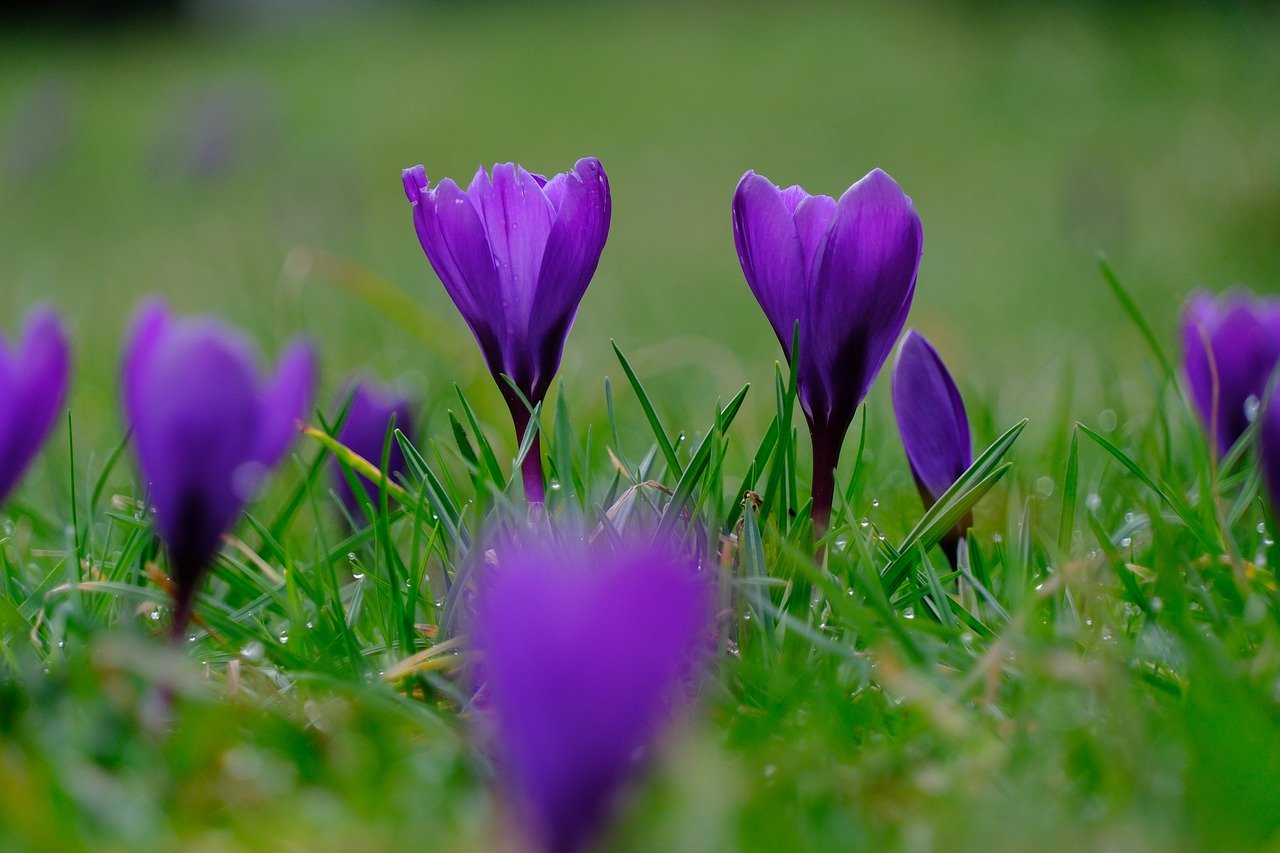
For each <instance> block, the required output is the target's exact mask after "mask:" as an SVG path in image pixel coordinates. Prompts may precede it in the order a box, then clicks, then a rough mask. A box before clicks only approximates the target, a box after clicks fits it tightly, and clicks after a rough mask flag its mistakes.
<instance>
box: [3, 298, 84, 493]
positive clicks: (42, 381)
mask: <svg viewBox="0 0 1280 853" xmlns="http://www.w3.org/2000/svg"><path fill="white" fill-rule="evenodd" d="M6 360H7V361H8V364H7V365H6V367H7V368H8V369H7V370H6V373H7V374H8V375H7V377H6V380H5V385H6V386H7V387H6V395H5V399H6V400H7V403H6V408H7V409H8V410H9V411H8V412H6V415H5V417H4V418H3V422H2V424H3V425H0V502H3V501H4V499H5V498H6V497H8V495H9V493H10V491H12V489H13V487H14V486H15V485H16V484H17V482H18V480H19V479H21V477H22V475H23V474H24V473H25V472H26V470H27V468H28V467H29V466H30V464H31V461H32V459H33V458H34V457H35V455H36V453H37V452H38V451H39V450H40V446H41V445H42V444H43V443H44V441H45V439H46V438H48V436H49V433H50V431H51V430H52V429H53V427H54V424H55V423H56V422H57V419H58V415H59V413H60V411H61V408H62V404H63V402H64V401H65V400H66V395H67V383H68V380H69V378H70V374H71V354H70V348H69V346H68V344H67V337H66V332H65V331H64V330H63V327H62V321H61V320H60V319H59V318H58V316H57V315H56V314H54V313H53V312H52V311H51V310H49V309H45V308H41V309H36V310H35V311H34V312H32V314H31V316H30V318H29V319H28V320H27V323H26V328H25V330H24V332H23V337H22V342H21V344H20V345H19V347H18V348H17V350H16V351H14V352H13V353H12V354H11V355H10V357H9V358H8V359H6Z"/></svg>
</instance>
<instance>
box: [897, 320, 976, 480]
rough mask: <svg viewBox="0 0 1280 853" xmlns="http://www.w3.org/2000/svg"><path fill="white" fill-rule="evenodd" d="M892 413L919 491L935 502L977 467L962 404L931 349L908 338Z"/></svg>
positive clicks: (912, 333)
mask: <svg viewBox="0 0 1280 853" xmlns="http://www.w3.org/2000/svg"><path fill="white" fill-rule="evenodd" d="M893 411H894V414H895V415H896V416H897V420H898V430H899V432H900V433H901V435H902V445H903V447H904V449H905V450H906V453H907V461H908V462H909V463H910V464H911V473H912V474H913V475H914V476H915V479H916V483H917V485H919V487H920V490H921V492H922V493H923V494H925V495H926V496H927V498H928V499H929V501H930V503H932V502H934V501H937V500H938V498H939V497H941V496H942V493H943V492H945V491H946V490H947V489H949V488H950V487H951V485H952V484H953V483H955V481H956V480H958V479H959V478H960V475H961V474H963V473H964V472H965V470H967V469H968V467H969V466H970V465H971V464H972V463H973V448H972V445H971V443H970V437H969V419H968V417H967V416H966V414H965V410H964V401H963V400H961V398H960V392H959V390H958V389H957V388H956V384H955V382H954V381H953V380H952V378H951V374H950V373H948V372H947V368H946V365H944V364H943V363H942V359H941V358H940V357H939V356H938V353H937V351H936V350H935V349H934V348H933V345H932V344H930V343H929V341H927V340H926V339H925V337H924V336H923V335H921V334H920V333H919V332H916V331H915V330H914V329H913V330H911V331H909V332H907V334H906V337H905V338H903V341H902V346H901V347H900V348H899V350H898V358H897V361H896V362H895V363H894V366H893Z"/></svg>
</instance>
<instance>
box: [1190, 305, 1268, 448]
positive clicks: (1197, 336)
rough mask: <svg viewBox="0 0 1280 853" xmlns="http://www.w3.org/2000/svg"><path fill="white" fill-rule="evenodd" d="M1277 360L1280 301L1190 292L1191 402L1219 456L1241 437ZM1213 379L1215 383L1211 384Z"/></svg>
mask: <svg viewBox="0 0 1280 853" xmlns="http://www.w3.org/2000/svg"><path fill="white" fill-rule="evenodd" d="M1278 362H1280V299H1275V298H1261V297H1257V296H1254V295H1253V294H1251V293H1249V292H1248V291H1246V290H1243V289H1240V290H1235V291H1232V292H1230V293H1226V294H1223V295H1221V296H1218V297H1214V296H1212V295H1210V294H1208V293H1204V292H1198V293H1193V294H1192V295H1191V297H1190V298H1189V299H1188V300H1187V305H1186V308H1185V310H1184V311H1183V315H1182V366H1183V371H1184V372H1185V373H1186V377H1187V386H1188V388H1189V390H1190V392H1191V401H1192V403H1193V404H1194V405H1195V408H1196V411H1197V412H1198V413H1199V415H1200V419H1201V421H1202V422H1203V423H1204V427H1205V430H1206V431H1207V432H1208V433H1209V435H1210V440H1211V441H1212V442H1213V443H1214V444H1215V447H1216V449H1217V452H1218V453H1219V455H1225V454H1226V452H1227V451H1228V450H1230V449H1231V446H1232V445H1233V444H1235V443H1236V441H1238V440H1239V439H1240V436H1241V435H1243V434H1244V432H1245V430H1246V429H1248V428H1249V423H1250V421H1251V420H1252V419H1253V416H1254V415H1255V414H1256V407H1257V406H1258V405H1259V402H1260V401H1261V400H1262V396H1263V394H1264V393H1265V392H1266V389H1267V383H1268V381H1269V380H1270V378H1271V374H1272V373H1273V372H1274V371H1275V369H1276V364H1277V363H1278ZM1215 378H1216V381H1215Z"/></svg>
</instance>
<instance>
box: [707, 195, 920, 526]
mask: <svg viewBox="0 0 1280 853" xmlns="http://www.w3.org/2000/svg"><path fill="white" fill-rule="evenodd" d="M733 237H734V242H735V243H736V245H737V249H738V260H739V261H740V262H741V264H742V272H743V274H744V275H745V276H746V279H747V284H748V285H750V286H751V292H752V293H754V294H755V297H756V299H757V301H759V303H760V307H761V308H763V309H764V313H765V315H766V316H767V317H768V318H769V322H770V323H771V324H772V325H773V331H774V333H775V334H777V336H778V341H779V342H780V343H781V344H782V348H783V350H784V351H785V352H786V354H787V359H788V361H790V360H791V359H792V358H793V357H794V354H793V353H792V352H791V344H792V336H793V333H794V329H795V325H796V323H797V322H798V323H799V324H800V356H799V357H800V362H799V364H798V365H797V381H798V384H799V387H798V394H799V398H800V405H801V406H802V407H803V408H804V413H805V417H806V418H807V419H808V422H809V433H810V436H811V438H812V440H813V460H814V462H813V469H814V470H813V519H814V530H815V533H816V534H817V535H818V536H822V535H823V534H824V533H825V532H826V528H827V524H828V522H829V520H830V516H831V499H832V492H833V489H834V486H835V468H836V463H837V462H838V461H839V458H840V446H841V444H843V442H844V436H845V433H846V432H847V431H848V429H849V424H850V423H851V422H852V421H853V414H854V411H855V410H856V409H857V407H858V404H859V403H861V402H862V399H863V398H864V397H865V396H866V394H867V391H868V389H870V387H871V383H872V382H874V381H875V378H876V375H877V374H878V373H879V372H880V368H881V367H882V366H883V365H884V362H885V359H887V358H888V357H889V351H890V350H891V349H892V348H893V343H894V341H895V340H896V339H897V337H898V333H899V332H901V331H902V326H903V324H904V323H905V322H906V319H907V311H908V310H909V309H910V308H911V298H912V295H913V294H914V292H915V286H916V272H917V270H918V268H919V266H920V253H921V251H922V246H923V239H924V237H923V231H922V230H921V227H920V217H919V216H917V215H916V211H915V208H914V207H913V206H912V204H911V199H910V198H908V197H907V196H906V195H905V194H904V193H903V192H902V189H901V188H900V187H899V186H898V184H897V183H896V182H895V181H894V180H893V178H891V177H889V176H888V175H887V174H885V173H884V172H882V171H880V170H879V169H875V170H873V171H872V172H871V173H870V174H868V175H867V176H866V177H864V178H863V179H862V180H860V181H858V182H857V183H856V184H854V185H853V186H851V187H849V189H848V190H847V191H845V193H844V195H843V196H841V197H840V200H839V201H838V202H837V201H836V200H834V199H832V198H830V197H829V196H824V195H809V193H807V192H805V191H804V190H803V189H802V188H800V187H798V186H793V187H788V188H787V189H785V190H783V189H779V188H778V187H776V186H774V185H773V184H772V183H770V182H769V181H768V180H767V179H766V178H764V177H762V176H760V175H757V174H756V173H755V172H747V174H745V175H743V177H742V180H741V181H740V182H739V183H738V189H737V192H736V193H734V197H733Z"/></svg>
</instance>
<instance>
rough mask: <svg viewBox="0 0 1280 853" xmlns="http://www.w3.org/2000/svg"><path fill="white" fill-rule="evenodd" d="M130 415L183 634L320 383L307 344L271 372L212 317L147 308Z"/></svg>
mask: <svg viewBox="0 0 1280 853" xmlns="http://www.w3.org/2000/svg"><path fill="white" fill-rule="evenodd" d="M122 384H123V398H124V400H123V402H124V410H125V417H126V420H127V421H128V424H129V428H130V430H131V431H132V438H133V447H134V453H135V454H136V456H137V460H138V467H139V469H140V470H141V473H142V478H143V480H144V482H146V483H147V488H148V497H149V500H150V503H151V506H152V507H154V509H155V516H156V526H157V528H158V530H159V533H160V537H161V538H162V539H163V540H164V542H165V545H166V546H167V548H168V553H169V567H170V572H171V574H172V576H173V581H174V584H175V585H176V587H177V593H176V600H175V602H174V618H173V629H174V633H175V634H179V633H181V631H182V630H183V629H184V628H185V627H186V623H187V620H188V618H189V617H190V614H191V605H192V602H193V599H194V597H195V591H196V587H197V586H198V585H199V582H200V580H201V578H202V577H203V575H204V572H205V570H206V569H207V568H208V566H209V564H210V563H211V562H212V561H213V558H214V556H215V555H216V554H217V551H218V547H219V542H220V540H221V537H222V535H223V534H224V533H225V532H226V531H227V530H229V529H230V528H231V526H232V524H233V523H234V522H235V520H236V518H237V517H238V516H239V515H240V512H241V510H243V509H244V506H245V504H246V503H247V502H248V501H249V500H250V498H252V497H253V495H254V493H255V492H256V490H257V488H258V486H259V485H260V483H261V482H262V480H263V479H264V478H265V476H266V473H267V471H268V470H269V469H271V468H272V467H273V466H274V465H275V464H276V463H277V462H279V461H280V458H281V457H282V456H284V454H285V451H287V450H288V448H289V444H290V442H291V441H292V440H293V436H294V434H295V433H296V431H297V429H296V425H297V422H298V420H299V419H300V418H302V417H303V416H304V415H305V414H306V411H307V408H308V406H309V405H310V401H311V394H312V390H313V388H314V385H315V359H314V356H313V354H312V351H311V348H310V347H309V346H307V345H305V344H302V343H295V344H293V345H292V346H291V347H289V349H288V350H286V351H285V352H284V354H282V355H281V357H280V366H279V368H278V370H277V371H276V374H275V376H272V377H263V376H261V375H260V373H259V369H258V359H257V356H256V353H255V352H254V349H253V347H252V346H250V344H249V342H248V341H246V340H245V339H244V338H243V337H241V336H240V335H239V334H238V333H237V332H236V331H235V330H233V329H230V328H228V327H226V326H224V325H223V324H221V323H218V322H217V321H214V320H208V319H181V320H179V319H174V318H172V317H170V316H169V312H168V310H167V308H166V307H165V305H164V303H163V302H161V301H159V300H153V301H150V302H147V303H146V304H145V305H144V306H143V307H142V309H141V310H140V311H139V312H138V315H137V317H136V319H135V320H134V323H133V329H132V331H131V333H130V337H129V343H128V348H127V351H126V353H125V359H124V371H123V382H122Z"/></svg>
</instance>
